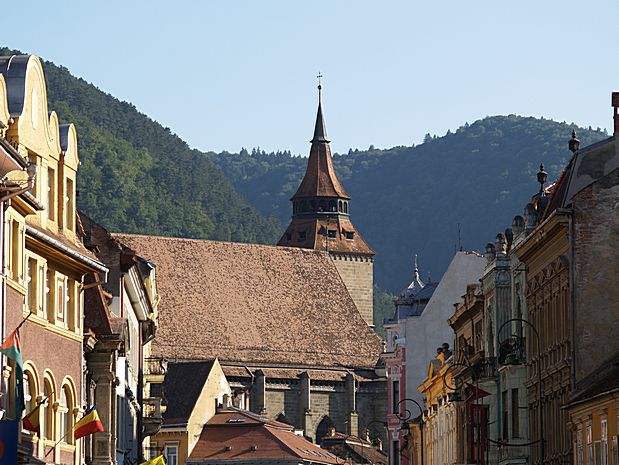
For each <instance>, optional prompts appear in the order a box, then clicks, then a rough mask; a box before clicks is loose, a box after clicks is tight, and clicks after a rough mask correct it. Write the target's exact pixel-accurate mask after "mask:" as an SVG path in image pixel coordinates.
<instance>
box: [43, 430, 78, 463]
mask: <svg viewBox="0 0 619 465" xmlns="http://www.w3.org/2000/svg"><path fill="white" fill-rule="evenodd" d="M72 432H73V431H67V432H66V433H64V436H63V437H61V438H60V439H58V441H56V443H55V444H54V445H53V446H52V448H51V449H50V450H48V451H47V453H46V454H45V455H44V456H43V457H47V456H48V455H49V453H50V452H51V451H53V450H54V449H55V448H56V446H58V444H60V443H61V442H62V440H63V439H64V438H66V437H67V434H69V433H72Z"/></svg>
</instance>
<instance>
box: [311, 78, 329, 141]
mask: <svg viewBox="0 0 619 465" xmlns="http://www.w3.org/2000/svg"><path fill="white" fill-rule="evenodd" d="M310 142H311V143H312V144H313V143H316V142H326V143H327V144H328V143H329V142H331V141H330V140H329V139H328V137H327V128H326V126H325V119H324V117H323V116H322V85H320V84H318V114H317V115H316V126H315V127H314V137H312V140H311V141H310Z"/></svg>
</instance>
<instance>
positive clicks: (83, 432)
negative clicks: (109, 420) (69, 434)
mask: <svg viewBox="0 0 619 465" xmlns="http://www.w3.org/2000/svg"><path fill="white" fill-rule="evenodd" d="M103 431H105V430H104V429H103V423H101V420H99V415H98V414H97V407H96V406H94V405H93V406H92V407H91V408H90V409H89V410H87V411H86V413H84V416H83V417H82V418H81V420H80V421H78V422H77V423H76V424H75V426H74V427H73V437H74V438H75V439H79V438H81V437H84V436H88V435H89V434H94V433H97V432H103Z"/></svg>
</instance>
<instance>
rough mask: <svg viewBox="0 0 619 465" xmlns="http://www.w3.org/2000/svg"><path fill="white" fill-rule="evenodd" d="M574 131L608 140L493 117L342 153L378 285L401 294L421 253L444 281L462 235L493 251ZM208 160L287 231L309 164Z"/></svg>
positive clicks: (425, 268)
mask: <svg viewBox="0 0 619 465" xmlns="http://www.w3.org/2000/svg"><path fill="white" fill-rule="evenodd" d="M572 129H576V131H577V133H578V137H579V138H580V139H581V141H582V144H583V145H587V144H590V143H592V142H595V141H597V140H600V139H602V138H604V137H606V134H605V133H604V132H602V131H600V130H592V129H591V128H588V129H583V128H578V127H575V126H573V125H569V124H565V123H558V122H555V121H552V120H547V119H538V118H532V117H520V116H513V115H510V116H493V117H487V118H484V119H482V120H479V121H476V122H475V123H473V124H470V125H469V124H465V125H464V126H462V127H460V128H458V129H457V130H456V131H455V132H453V133H452V132H448V133H447V134H446V135H445V136H443V137H436V136H430V135H427V136H426V138H425V141H424V143H423V144H421V145H419V146H413V147H394V148H391V149H388V150H377V149H374V148H373V147H370V149H369V150H365V151H359V150H350V151H349V152H348V153H347V154H335V155H334V163H335V166H336V171H337V173H338V176H339V177H340V179H341V181H342V182H343V183H344V185H345V187H346V189H347V191H348V192H349V193H350V194H351V195H352V202H351V207H350V208H351V217H352V220H353V222H354V224H355V225H356V227H357V228H358V230H359V231H360V232H361V234H362V235H363V236H364V238H365V239H366V240H367V241H368V243H369V244H370V245H371V246H372V247H373V248H374V249H375V250H376V252H377V255H376V262H375V278H376V281H377V283H378V285H379V286H381V287H382V288H383V289H388V290H389V291H391V292H395V293H397V292H399V291H400V290H401V289H402V288H403V287H404V286H406V285H407V284H408V281H410V279H411V278H412V261H413V256H414V254H418V255H419V264H420V268H421V270H422V273H423V274H424V276H425V275H426V273H431V277H432V279H434V280H436V279H439V278H440V277H441V276H442V274H443V272H444V270H445V269H446V267H447V265H448V264H449V261H450V260H451V258H452V256H453V254H454V252H455V250H456V249H457V248H459V241H458V228H459V229H460V231H461V234H460V237H461V244H462V247H463V248H464V249H465V250H483V246H484V245H485V244H486V243H487V242H493V241H494V238H495V236H496V234H497V233H498V232H500V231H503V230H505V228H508V227H510V226H511V222H512V219H513V217H514V216H515V215H518V214H522V212H523V209H524V206H525V205H526V204H527V203H528V202H529V201H530V198H531V196H532V195H533V194H535V193H536V192H537V190H538V189H539V185H538V184H537V182H536V173H537V171H538V169H539V165H540V162H543V163H544V166H545V167H546V170H547V171H548V172H549V179H550V180H552V179H555V178H556V177H557V176H558V175H559V174H560V171H561V170H562V169H563V168H564V166H565V165H566V163H567V161H568V159H569V157H570V155H571V153H570V152H569V151H568V149H567V141H568V139H569V137H570V135H571V132H572ZM308 149H309V147H308ZM211 158H212V159H213V160H214V162H215V163H216V164H217V165H218V166H219V167H221V169H222V170H223V171H224V172H225V173H226V174H227V175H228V177H229V178H230V179H231V180H232V182H233V183H234V185H235V186H236V188H237V189H238V190H239V191H240V192H241V193H243V194H244V195H245V196H246V197H247V198H250V199H252V201H253V203H254V205H255V206H256V207H257V208H258V209H259V210H260V211H261V212H263V213H264V214H267V215H277V217H278V218H279V219H280V221H281V222H282V223H283V224H286V223H288V221H289V219H290V214H291V206H290V202H289V201H288V199H289V198H290V197H291V195H292V194H293V193H294V191H295V189H296V187H297V186H298V184H299V182H300V180H301V177H302V175H303V173H304V170H305V165H306V162H307V159H306V158H305V157H301V156H292V155H291V154H290V153H289V152H280V153H271V154H266V153H264V152H262V151H260V150H252V151H251V152H248V151H247V150H242V151H241V152H240V153H237V154H230V153H219V154H211ZM458 225H459V226H458ZM382 300H384V299H382Z"/></svg>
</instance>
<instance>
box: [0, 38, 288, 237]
mask: <svg viewBox="0 0 619 465" xmlns="http://www.w3.org/2000/svg"><path fill="white" fill-rule="evenodd" d="M0 53H2V54H3V55H6V54H14V53H17V54H19V53H20V52H18V51H14V50H9V49H7V48H2V49H0ZM43 68H44V71H45V78H46V80H47V91H48V100H49V108H50V109H51V110H55V111H56V112H57V113H58V115H59V117H60V121H61V122H63V123H64V122H72V123H75V124H76V126H77V135H78V144H79V156H80V161H81V166H80V169H79V172H78V180H77V181H78V185H77V189H78V191H79V196H78V199H77V203H78V208H79V209H80V210H82V211H84V212H85V213H86V214H88V215H89V216H91V217H92V218H95V219H96V220H97V222H99V223H101V224H102V225H103V226H105V227H106V228H108V229H109V230H112V231H122V232H132V233H145V234H155V235H166V236H181V237H193V238H204V239H218V240H228V241H230V240H231V241H239V242H259V243H273V242H274V241H275V240H277V236H278V234H279V232H280V230H281V225H280V224H279V222H278V220H277V219H275V218H267V217H265V216H264V215H263V214H261V213H260V212H258V211H257V210H256V208H255V207H254V206H252V205H251V204H249V203H248V202H247V200H245V199H244V198H243V196H242V195H240V194H239V193H238V192H237V191H236V190H235V188H234V186H233V185H232V184H231V183H230V181H229V180H228V179H227V178H226V176H224V174H223V173H222V172H221V170H220V169H219V168H218V167H216V166H215V165H214V164H213V163H212V161H211V160H210V159H209V158H208V157H206V156H205V155H204V154H203V153H201V152H200V151H198V150H193V149H191V148H189V146H188V145H187V144H186V143H185V142H184V141H183V140H181V139H180V138H179V137H178V136H176V135H175V134H173V133H172V132H171V131H170V129H168V128H165V127H163V126H161V125H160V124H159V123H157V122H155V121H153V120H152V119H150V118H149V117H148V116H146V115H144V114H142V113H140V112H139V111H137V109H136V108H135V107H134V106H133V105H131V104H130V103H127V102H121V101H120V100H118V99H116V98H114V97H113V96H111V95H109V94H106V93H104V92H102V91H100V90H99V89H97V88H96V87H95V86H93V85H92V84H89V83H88V82H86V81H84V80H83V79H79V78H77V77H75V76H73V75H71V74H70V73H69V71H68V70H67V69H66V68H63V67H61V66H57V65H55V64H53V63H51V62H48V61H45V62H43Z"/></svg>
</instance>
